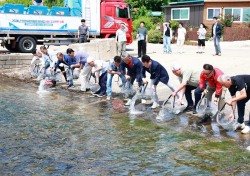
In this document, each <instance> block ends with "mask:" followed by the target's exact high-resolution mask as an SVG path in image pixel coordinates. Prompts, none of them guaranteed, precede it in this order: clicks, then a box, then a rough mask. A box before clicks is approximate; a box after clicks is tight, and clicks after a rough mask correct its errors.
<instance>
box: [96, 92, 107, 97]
mask: <svg viewBox="0 0 250 176" xmlns="http://www.w3.org/2000/svg"><path fill="white" fill-rule="evenodd" d="M105 96H106V94H102V93H101V94H98V95H97V97H99V98H102V97H105Z"/></svg>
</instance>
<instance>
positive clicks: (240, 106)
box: [237, 92, 250, 126]
mask: <svg viewBox="0 0 250 176" xmlns="http://www.w3.org/2000/svg"><path fill="white" fill-rule="evenodd" d="M247 95H248V96H247V97H246V98H245V99H243V100H239V101H237V110H238V122H239V123H243V122H244V115H245V106H246V103H247V102H248V100H249V99H250V96H249V93H248V92H247ZM248 125H249V126H250V120H249V122H248Z"/></svg>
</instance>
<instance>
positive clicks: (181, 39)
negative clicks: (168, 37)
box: [177, 23, 187, 53]
mask: <svg viewBox="0 0 250 176" xmlns="http://www.w3.org/2000/svg"><path fill="white" fill-rule="evenodd" d="M186 33H187V31H186V29H185V28H184V27H183V23H180V24H179V28H178V37H177V47H178V53H183V46H184V42H185V36H186Z"/></svg>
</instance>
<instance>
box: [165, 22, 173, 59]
mask: <svg viewBox="0 0 250 176" xmlns="http://www.w3.org/2000/svg"><path fill="white" fill-rule="evenodd" d="M171 39H172V29H171V27H170V24H169V23H163V53H168V54H171V53H172V48H171Z"/></svg>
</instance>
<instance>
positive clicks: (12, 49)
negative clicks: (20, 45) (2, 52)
mask: <svg viewBox="0 0 250 176" xmlns="http://www.w3.org/2000/svg"><path fill="white" fill-rule="evenodd" d="M4 47H5V48H6V49H7V50H9V51H10V52H15V51H17V49H16V48H13V47H12V43H10V44H8V43H5V44H4Z"/></svg>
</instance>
